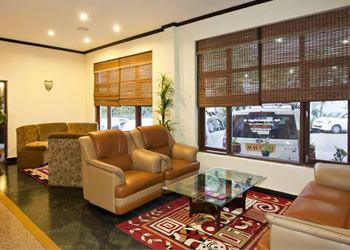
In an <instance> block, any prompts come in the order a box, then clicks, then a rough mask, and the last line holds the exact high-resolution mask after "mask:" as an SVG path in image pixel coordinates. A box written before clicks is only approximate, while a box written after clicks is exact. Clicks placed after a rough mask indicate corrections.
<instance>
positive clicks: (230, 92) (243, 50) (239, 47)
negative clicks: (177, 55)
mask: <svg viewBox="0 0 350 250" xmlns="http://www.w3.org/2000/svg"><path fill="white" fill-rule="evenodd" d="M197 55H198V106H199V107H226V106H240V105H254V104H258V103H259V71H258V69H259V67H258V32H257V29H252V30H247V31H241V32H237V33H233V34H228V35H224V36H220V37H214V38H209V39H205V40H201V41H198V42H197Z"/></svg>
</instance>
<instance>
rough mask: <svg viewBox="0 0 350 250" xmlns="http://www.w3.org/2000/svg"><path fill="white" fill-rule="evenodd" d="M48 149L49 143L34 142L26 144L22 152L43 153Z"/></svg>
mask: <svg viewBox="0 0 350 250" xmlns="http://www.w3.org/2000/svg"><path fill="white" fill-rule="evenodd" d="M48 148H49V143H48V142H47V141H34V142H30V143H27V144H26V145H25V146H24V148H23V150H39V151H45V150H47V149H48Z"/></svg>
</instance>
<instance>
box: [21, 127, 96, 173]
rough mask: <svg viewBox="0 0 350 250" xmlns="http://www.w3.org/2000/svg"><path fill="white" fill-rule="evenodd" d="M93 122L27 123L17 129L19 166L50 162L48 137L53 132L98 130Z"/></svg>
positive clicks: (28, 166) (36, 165) (35, 165)
mask: <svg viewBox="0 0 350 250" xmlns="http://www.w3.org/2000/svg"><path fill="white" fill-rule="evenodd" d="M97 129H98V125H97V123H96V122H93V123H63V122H59V123H43V124H37V125H26V126H21V127H18V128H17V129H16V133H17V166H18V167H19V168H37V167H40V166H41V165H43V164H45V163H47V162H48V139H49V135H50V134H52V133H87V132H90V131H96V130H97Z"/></svg>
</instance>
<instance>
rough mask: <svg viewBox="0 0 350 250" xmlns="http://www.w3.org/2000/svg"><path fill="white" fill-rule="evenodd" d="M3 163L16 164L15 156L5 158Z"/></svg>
mask: <svg viewBox="0 0 350 250" xmlns="http://www.w3.org/2000/svg"><path fill="white" fill-rule="evenodd" d="M5 163H6V164H7V165H15V164H17V157H10V158H6V161H5Z"/></svg>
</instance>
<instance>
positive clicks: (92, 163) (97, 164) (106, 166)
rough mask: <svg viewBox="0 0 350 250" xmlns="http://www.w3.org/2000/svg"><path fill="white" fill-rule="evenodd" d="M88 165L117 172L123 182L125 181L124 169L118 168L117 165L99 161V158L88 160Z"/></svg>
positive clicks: (113, 172)
mask: <svg viewBox="0 0 350 250" xmlns="http://www.w3.org/2000/svg"><path fill="white" fill-rule="evenodd" d="M88 165H89V166H90V167H95V168H99V169H101V170H103V171H106V172H109V173H112V174H115V175H117V176H118V177H119V178H120V180H121V184H124V183H125V176H124V172H123V170H121V169H120V168H118V167H116V166H113V165H110V164H107V163H104V162H102V161H99V160H93V159H91V160H88Z"/></svg>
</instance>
